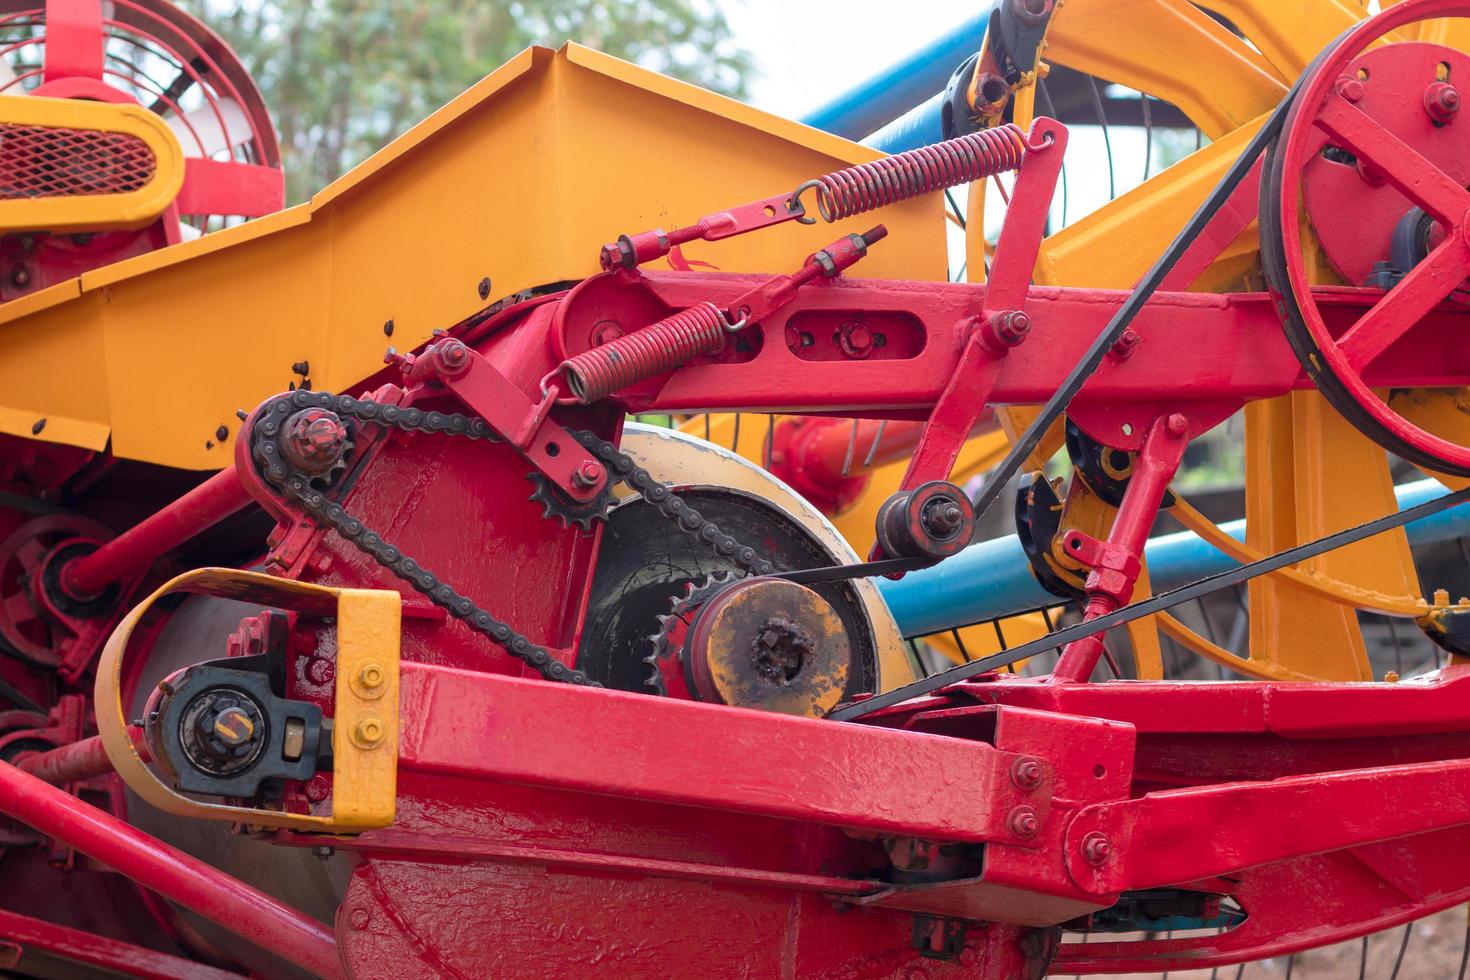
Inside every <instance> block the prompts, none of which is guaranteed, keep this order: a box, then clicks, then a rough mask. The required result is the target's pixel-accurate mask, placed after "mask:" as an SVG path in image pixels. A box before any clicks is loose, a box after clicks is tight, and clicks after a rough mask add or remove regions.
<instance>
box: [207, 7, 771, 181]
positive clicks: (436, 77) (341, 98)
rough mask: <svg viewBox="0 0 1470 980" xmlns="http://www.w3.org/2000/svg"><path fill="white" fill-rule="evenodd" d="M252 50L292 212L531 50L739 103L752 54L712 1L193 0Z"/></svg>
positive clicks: (230, 37) (250, 61)
mask: <svg viewBox="0 0 1470 980" xmlns="http://www.w3.org/2000/svg"><path fill="white" fill-rule="evenodd" d="M184 4H185V6H186V7H188V8H189V9H190V10H191V11H192V12H193V13H195V14H196V15H198V16H199V17H201V18H202V19H203V20H205V21H206V22H207V23H208V24H209V25H210V26H211V27H213V28H214V29H215V30H217V31H219V32H220V34H222V35H223V36H224V38H225V39H226V40H227V41H228V42H229V43H230V44H231V45H232V46H233V47H234V48H235V50H236V51H237V52H239V54H240V56H241V58H242V59H243V60H244V62H245V65H246V67H247V68H249V70H250V72H251V74H252V75H253V76H254V77H255V79H256V82H257V83H258V84H259V85H260V88H261V91H262V92H263V93H264V94H265V99H266V102H267V104H268V105H269V106H270V109H271V114H272V116H273V118H274V119H275V122H276V128H277V130H278V131H279V133H280V136H281V145H282V153H283V155H284V157H285V164H286V173H287V196H288V198H289V199H290V201H291V202H293V203H295V202H299V201H302V200H305V199H306V198H307V197H309V196H310V195H311V194H313V193H315V192H316V191H317V190H318V189H320V188H321V187H322V186H324V185H325V184H327V183H329V182H330V181H332V180H335V179H336V178H337V177H340V176H341V175H342V174H343V173H345V172H346V171H347V170H348V169H349V168H350V167H352V166H353V165H354V164H356V163H358V162H359V161H361V160H362V159H363V158H365V157H367V156H368V155H369V154H371V153H372V152H373V151H375V150H377V149H378V148H379V147H381V146H383V145H384V144H385V143H387V142H388V141H389V140H391V139H393V138H394V137H395V136H398V135H399V134H400V133H402V132H404V131H405V130H406V129H408V128H409V127H410V126H412V125H413V124H414V123H416V122H418V121H419V120H421V119H423V118H424V117H425V116H426V115H428V114H429V113H430V112H432V111H433V110H435V109H437V108H438V107H439V106H441V105H443V104H444V103H445V102H448V101H449V100H450V99H451V98H453V97H454V96H456V95H458V94H459V93H460V92H462V91H464V90H465V89H466V88H467V87H469V86H470V85H471V84H473V83H474V82H476V81H478V80H479V79H480V78H482V77H483V76H485V75H486V74H488V73H489V72H491V71H493V70H494V69H495V68H497V67H498V66H500V65H501V64H503V63H504V62H505V61H507V60H508V59H509V58H510V57H511V56H512V55H514V54H516V52H518V51H520V50H522V49H523V48H525V47H526V46H528V45H531V44H543V45H548V46H553V47H555V46H559V45H560V44H561V43H562V42H563V41H565V40H573V41H578V42H580V43H582V44H586V45H589V46H591V47H594V48H597V49H599V50H601V51H605V52H607V53H608V54H612V55H616V56H618V57H620V58H626V59H628V60H630V61H634V62H637V63H639V64H641V65H644V66H646V67H649V68H653V69H654V70H656V71H661V72H664V73H665V74H668V75H672V76H674V77H676V78H682V79H686V80H688V81H692V82H696V83H698V84H700V85H704V86H706V87H707V88H711V89H714V90H715V91H717V92H723V93H725V94H728V95H735V96H739V95H742V94H744V79H745V74H746V72H747V71H748V70H749V68H750V64H751V61H750V56H749V55H748V54H747V53H746V52H744V51H741V50H739V49H738V48H737V47H736V46H735V45H734V44H733V43H732V42H731V39H730V30H729V26H728V24H727V23H726V21H725V17H724V14H723V13H721V12H720V10H719V9H718V8H717V7H715V6H714V5H713V0H510V2H507V0H418V2H413V3H410V2H406V0H243V2H240V0H184Z"/></svg>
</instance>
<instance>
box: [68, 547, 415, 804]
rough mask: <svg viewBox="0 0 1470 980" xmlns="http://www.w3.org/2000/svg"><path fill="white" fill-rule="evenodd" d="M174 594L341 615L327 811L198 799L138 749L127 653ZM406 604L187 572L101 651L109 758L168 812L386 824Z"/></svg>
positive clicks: (245, 576)
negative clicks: (132, 731) (127, 702)
mask: <svg viewBox="0 0 1470 980" xmlns="http://www.w3.org/2000/svg"><path fill="white" fill-rule="evenodd" d="M177 592H187V593H192V594H195V595H209V596H218V597H221V598H228V599H237V600H241V601H244V602H254V603H260V604H262V605H269V606H276V607H278V608H283V609H290V610H293V611H296V612H301V613H311V614H315V615H318V616H334V617H336V623H337V692H336V707H335V713H334V720H333V726H332V797H331V804H330V809H329V810H328V812H327V813H326V814H307V813H281V812H278V811H275V810H258V809H253V808H251V807H241V806H228V805H225V804H219V803H205V802H201V801H200V800H198V799H194V798H191V797H187V796H183V795H181V794H179V793H178V792H175V791H174V789H173V788H172V787H170V786H169V785H168V784H167V783H165V782H164V781H163V780H162V779H160V778H159V776H158V775H157V773H155V772H154V770H153V769H152V768H151V767H149V766H148V764H147V763H145V762H144V761H143V759H142V757H141V756H140V755H139V754H138V750H137V749H136V748H135V747H134V746H133V740H132V738H131V737H130V735H129V732H128V719H127V715H126V713H125V711H124V708H123V703H122V687H121V679H122V665H123V659H124V658H125V656H126V655H127V652H128V641H129V639H130V638H131V637H132V635H133V630H134V628H135V627H136V626H137V625H138V623H139V622H140V621H141V620H142V619H143V617H144V615H145V614H146V613H147V612H148V610H149V609H151V608H152V607H153V605H154V604H155V603H157V602H158V600H160V599H162V598H163V597H164V596H166V595H170V594H173V593H177ZM401 604H402V597H401V596H399V594H398V593H397V592H392V591H386V590H382V591H380V590H371V589H336V588H331V587H328V586H324V585H312V584H309V583H306V582H293V581H291V580H289V579H281V578H276V577H274V576H271V575H261V574H259V573H257V572H243V571H238V570H236V569H232V568H200V569H196V570H194V571H192V572H185V573H184V574H183V575H180V576H178V577H177V578H175V579H173V580H171V581H169V582H167V583H166V584H164V585H163V586H162V587H161V588H160V589H158V591H156V592H154V593H153V594H152V595H151V596H149V597H148V598H147V599H145V600H144V601H143V602H142V603H140V604H139V605H138V606H136V607H134V608H133V609H132V610H131V611H130V612H129V613H128V614H127V616H125V617H124V618H123V620H122V622H121V623H119V624H118V627H117V629H116V630H114V631H113V634H112V636H111V637H109V638H108V640H107V645H106V647H104V648H103V651H102V661H101V663H100V664H99V665H98V669H97V689H96V703H97V730H98V732H99V733H100V734H101V736H102V744H103V746H104V747H105V748H106V749H107V756H108V758H109V759H111V760H112V764H113V766H114V767H115V768H116V769H117V772H118V775H120V776H122V778H123V781H124V782H126V783H127V784H128V786H129V788H131V789H132V790H133V792H135V793H137V794H138V795H139V796H141V797H143V799H145V800H147V801H148V802H149V803H151V804H153V805H154V806H156V807H158V808H159V809H160V810H163V811H164V812H166V813H174V814H178V815H179V816H184V817H203V818H205V819H209V820H238V821H241V822H243V823H247V824H251V825H253V826H258V827H289V828H294V829H297V830H307V831H332V832H335V833H342V832H351V831H358V830H368V829H370V828H374V827H387V826H389V825H390V824H392V823H393V816H394V806H395V803H396V800H397V792H398V785H397V784H398V660H399V655H398V637H399V618H400V614H401Z"/></svg>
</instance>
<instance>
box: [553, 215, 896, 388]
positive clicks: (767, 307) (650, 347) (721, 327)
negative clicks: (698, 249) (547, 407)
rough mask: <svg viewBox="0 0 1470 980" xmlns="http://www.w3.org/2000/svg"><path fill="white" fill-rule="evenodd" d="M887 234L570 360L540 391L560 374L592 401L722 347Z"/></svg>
mask: <svg viewBox="0 0 1470 980" xmlns="http://www.w3.org/2000/svg"><path fill="white" fill-rule="evenodd" d="M887 234H888V229H887V228H885V227H883V226H882V225H878V226H877V227H875V228H873V229H872V230H871V231H869V232H867V233H866V234H863V235H845V236H843V237H842V238H839V239H838V240H837V241H835V242H833V243H832V244H831V245H828V246H827V247H826V248H824V249H822V250H821V251H819V252H813V253H812V254H811V255H810V256H808V257H807V260H806V264H805V265H803V266H802V267H801V269H799V270H798V271H797V272H795V273H794V274H792V275H789V276H776V277H775V278H774V279H770V280H768V281H766V282H764V283H762V284H761V285H760V286H757V287H756V288H755V289H752V290H751V291H750V292H748V293H746V294H745V295H743V296H741V297H740V298H739V299H737V300H736V301H735V302H734V303H732V304H730V313H727V312H726V311H724V310H721V309H720V308H719V307H718V306H716V305H715V304H713V303H700V304H699V305H697V306H691V307H689V308H688V309H687V310H680V311H679V312H678V313H675V314H673V315H672V316H667V317H665V318H664V319H662V320H659V321H658V322H657V323H654V324H650V325H649V326H647V327H644V328H643V329H642V330H635V331H633V332H632V333H629V334H624V335H623V336H621V337H619V338H618V339H617V340H613V341H610V342H609V343H606V344H603V345H602V346H601V347H594V348H592V349H591V350H589V351H584V352H583V353H581V354H578V355H577V356H575V357H571V358H568V359H567V360H565V361H563V362H562V363H561V364H560V365H558V366H557V369H556V370H555V371H553V372H552V373H551V375H549V376H548V377H547V378H546V379H545V380H544V381H542V383H541V390H542V391H543V392H547V393H548V395H549V394H550V392H552V391H553V390H554V388H553V386H555V385H556V384H557V380H556V376H557V375H558V374H560V375H562V376H563V377H564V378H565V379H566V383H565V387H566V389H567V390H568V391H569V392H571V396H572V400H574V401H577V402H580V403H582V404H584V405H587V404H591V403H592V402H595V401H598V400H599V399H602V398H606V397H607V396H608V395H611V394H612V393H614V392H616V391H620V390H622V389H623V388H627V387H629V386H631V385H634V384H637V383H638V382H639V381H643V380H645V379H647V378H654V377H657V376H658V375H660V374H665V373H667V372H669V371H672V370H674V369H675V368H678V367H681V366H683V365H684V364H687V363H689V362H690V361H692V360H693V359H694V358H696V357H698V356H699V355H701V354H708V353H712V352H714V351H717V350H719V349H720V348H721V347H722V346H723V345H724V343H725V336H726V335H727V334H731V333H736V332H738V331H740V330H743V329H744V328H745V327H747V326H749V325H750V324H752V323H756V322H758V321H760V320H763V319H765V318H766V317H768V316H770V315H771V313H773V312H775V311H776V310H778V309H780V308H781V307H783V306H785V305H786V304H787V303H790V302H791V301H792V300H794V299H795V298H796V292H797V290H799V289H800V288H801V287H802V286H805V285H807V284H808V283H811V282H813V281H814V280H816V279H818V278H827V279H831V278H833V277H834V276H837V275H838V274H840V273H841V272H842V270H844V269H846V268H848V267H849V266H851V265H852V264H853V263H855V262H857V261H858V260H859V259H861V258H862V257H863V256H864V255H866V254H867V253H868V247H869V246H871V245H872V244H873V243H874V242H878V241H881V240H882V239H883V238H884V237H885V236H886V235H887ZM731 313H733V315H734V318H733V319H732V318H731V315H730V314H731Z"/></svg>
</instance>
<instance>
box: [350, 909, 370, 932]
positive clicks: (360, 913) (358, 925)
mask: <svg viewBox="0 0 1470 980" xmlns="http://www.w3.org/2000/svg"><path fill="white" fill-rule="evenodd" d="M347 924H348V925H350V926H351V927H352V928H354V929H366V928H367V924H368V913H367V909H353V910H352V911H351V912H349V913H348V914H347Z"/></svg>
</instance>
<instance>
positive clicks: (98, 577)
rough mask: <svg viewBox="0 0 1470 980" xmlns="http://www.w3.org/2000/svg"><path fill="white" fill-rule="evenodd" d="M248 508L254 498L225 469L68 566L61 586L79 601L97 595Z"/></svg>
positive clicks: (231, 471) (227, 468) (232, 473)
mask: <svg viewBox="0 0 1470 980" xmlns="http://www.w3.org/2000/svg"><path fill="white" fill-rule="evenodd" d="M251 503H254V499H253V498H252V497H251V496H250V494H249V493H247V492H246V490H245V487H244V485H243V484H242V483H241V482H240V478H239V476H238V475H236V473H235V468H234V467H233V466H230V467H226V468H225V469H223V470H220V471H219V472H218V473H216V474H215V475H214V476H212V477H210V478H209V479H208V480H205V481H204V482H203V483H201V484H199V486H197V487H195V488H194V489H193V490H190V491H189V492H188V493H186V494H184V495H183V496H182V497H180V498H179V499H178V500H175V501H174V502H173V503H171V504H169V505H168V506H167V507H164V508H163V509H162V510H159V511H158V512H157V513H155V514H151V515H149V516H148V517H147V518H146V519H144V520H143V521H142V522H140V523H138V524H135V525H134V526H133V527H131V528H129V529H128V530H126V531H124V532H123V533H122V534H119V535H118V536H117V537H115V538H113V539H112V540H111V541H108V542H107V543H106V544H104V545H102V546H101V547H100V548H98V549H97V550H96V551H94V552H92V553H91V554H90V555H84V556H83V557H81V558H78V559H76V560H75V561H72V562H69V563H67V565H66V567H65V568H64V569H62V573H61V584H62V586H63V587H64V588H65V589H66V590H67V591H68V592H70V593H71V594H72V595H75V596H78V597H86V596H94V595H97V594H99V593H100V592H102V591H103V590H104V589H106V588H107V587H108V586H109V585H112V584H113V583H114V582H120V581H122V580H123V579H126V578H129V577H130V576H133V575H136V574H138V573H139V572H143V571H146V570H147V569H148V567H149V566H151V565H152V564H153V563H154V562H155V561H157V560H158V558H159V557H160V556H161V555H164V554H166V553H167V552H169V551H172V550H173V549H174V548H177V547H178V546H179V545H181V544H183V543H184V542H185V541H188V540H189V539H190V538H192V537H194V535H196V534H198V533H200V532H201V531H204V530H207V529H208V528H211V527H213V526H214V525H216V524H218V523H219V522H220V521H222V520H224V519H225V518H226V517H229V516H230V515H231V514H233V513H235V512H236V511H238V510H241V509H242V508H244V507H245V506H246V505H247V504H251Z"/></svg>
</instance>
